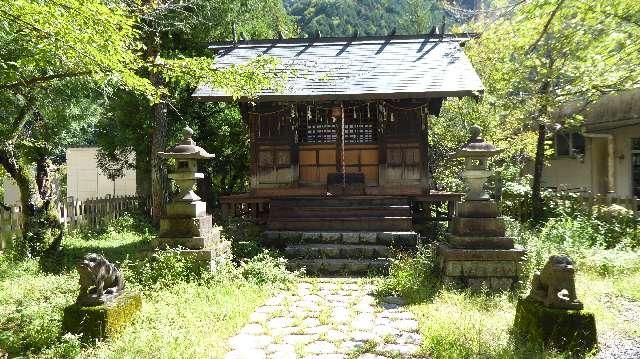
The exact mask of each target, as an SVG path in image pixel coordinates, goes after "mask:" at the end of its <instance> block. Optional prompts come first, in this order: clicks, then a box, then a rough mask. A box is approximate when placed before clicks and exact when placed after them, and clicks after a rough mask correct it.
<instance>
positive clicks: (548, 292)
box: [529, 256, 583, 309]
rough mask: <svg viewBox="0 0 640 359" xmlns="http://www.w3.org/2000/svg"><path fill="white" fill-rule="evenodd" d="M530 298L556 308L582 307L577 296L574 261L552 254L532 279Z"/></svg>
mask: <svg viewBox="0 0 640 359" xmlns="http://www.w3.org/2000/svg"><path fill="white" fill-rule="evenodd" d="M529 299H533V300H536V301H539V302H542V303H543V304H544V305H545V306H546V307H549V308H556V309H582V308H583V305H582V302H580V301H579V300H578V299H577V297H576V283H575V270H574V268H573V261H572V260H571V258H569V257H567V256H551V257H549V260H548V261H547V263H546V264H545V265H544V268H542V272H537V273H535V274H534V275H533V279H532V280H531V293H529Z"/></svg>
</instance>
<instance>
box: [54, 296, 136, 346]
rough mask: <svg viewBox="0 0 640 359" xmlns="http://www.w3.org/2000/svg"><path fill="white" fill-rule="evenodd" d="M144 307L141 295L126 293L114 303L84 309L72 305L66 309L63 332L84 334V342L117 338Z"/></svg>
mask: <svg viewBox="0 0 640 359" xmlns="http://www.w3.org/2000/svg"><path fill="white" fill-rule="evenodd" d="M141 307H142V296H141V295H140V293H137V292H135V293H131V292H125V293H123V294H122V295H120V296H119V297H117V298H116V299H114V300H113V302H111V303H108V304H105V305H100V306H95V307H83V306H81V305H78V304H72V305H70V306H68V307H66V308H65V309H64V316H63V318H62V330H63V331H65V332H69V333H74V334H82V337H83V339H84V340H91V339H103V338H112V337H117V336H118V335H119V334H120V333H121V332H122V331H123V329H124V328H125V326H126V325H127V323H129V322H131V321H132V320H133V318H134V316H135V315H136V314H137V313H138V312H139V311H140V308H141Z"/></svg>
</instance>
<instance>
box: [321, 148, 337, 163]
mask: <svg viewBox="0 0 640 359" xmlns="http://www.w3.org/2000/svg"><path fill="white" fill-rule="evenodd" d="M318 164H319V165H335V164H336V150H318Z"/></svg>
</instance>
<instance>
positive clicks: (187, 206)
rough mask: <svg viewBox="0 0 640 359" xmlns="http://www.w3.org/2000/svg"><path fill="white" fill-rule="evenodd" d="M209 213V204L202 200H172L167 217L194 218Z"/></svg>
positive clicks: (168, 206)
mask: <svg viewBox="0 0 640 359" xmlns="http://www.w3.org/2000/svg"><path fill="white" fill-rule="evenodd" d="M206 215H207V204H206V203H205V202H202V201H194V202H172V203H169V204H168V205H167V218H194V217H204V216H206Z"/></svg>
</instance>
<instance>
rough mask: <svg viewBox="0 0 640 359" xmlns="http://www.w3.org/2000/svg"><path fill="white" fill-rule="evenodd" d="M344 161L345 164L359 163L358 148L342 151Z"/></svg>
mask: <svg viewBox="0 0 640 359" xmlns="http://www.w3.org/2000/svg"><path fill="white" fill-rule="evenodd" d="M344 163H345V165H347V166H349V165H357V164H359V163H360V150H348V151H347V150H345V151H344Z"/></svg>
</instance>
